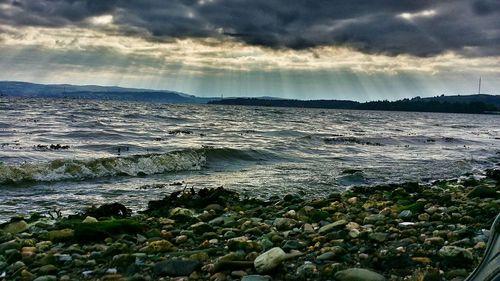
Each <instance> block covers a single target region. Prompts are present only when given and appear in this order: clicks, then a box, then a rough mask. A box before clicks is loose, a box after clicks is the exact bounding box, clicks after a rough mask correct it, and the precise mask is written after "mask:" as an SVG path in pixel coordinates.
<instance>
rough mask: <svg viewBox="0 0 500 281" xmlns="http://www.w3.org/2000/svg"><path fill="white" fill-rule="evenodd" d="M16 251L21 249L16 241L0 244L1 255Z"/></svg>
mask: <svg viewBox="0 0 500 281" xmlns="http://www.w3.org/2000/svg"><path fill="white" fill-rule="evenodd" d="M12 249H16V250H19V249H21V244H20V243H19V242H17V241H16V240H11V241H7V242H4V243H2V244H0V254H3V253H5V251H8V250H12Z"/></svg>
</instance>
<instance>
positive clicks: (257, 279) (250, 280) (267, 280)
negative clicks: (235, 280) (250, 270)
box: [241, 275, 272, 281]
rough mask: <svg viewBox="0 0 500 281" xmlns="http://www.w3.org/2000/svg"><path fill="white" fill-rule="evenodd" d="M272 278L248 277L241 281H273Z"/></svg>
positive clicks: (262, 276) (265, 276) (263, 276)
mask: <svg viewBox="0 0 500 281" xmlns="http://www.w3.org/2000/svg"><path fill="white" fill-rule="evenodd" d="M271 280H272V278H271V277H270V276H267V275H247V276H243V278H241V281H271Z"/></svg>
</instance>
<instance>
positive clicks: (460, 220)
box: [0, 170, 500, 281]
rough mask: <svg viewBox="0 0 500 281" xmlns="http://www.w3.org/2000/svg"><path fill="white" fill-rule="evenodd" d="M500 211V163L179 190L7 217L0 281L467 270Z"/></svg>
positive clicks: (413, 274)
mask: <svg viewBox="0 0 500 281" xmlns="http://www.w3.org/2000/svg"><path fill="white" fill-rule="evenodd" d="M499 212H500V171H499V170H489V171H487V172H486V173H485V177H484V178H481V179H475V178H473V177H468V178H467V177H465V178H462V179H460V180H447V181H438V182H434V183H433V184H430V185H421V184H418V183H406V184H400V185H386V186H376V187H357V188H352V189H350V190H349V191H346V192H342V193H339V192H334V193H332V194H330V195H329V196H327V197H324V198H318V199H314V200H305V199H303V198H301V197H300V196H297V195H293V194H292V195H286V196H284V197H283V198H270V199H269V200H267V201H261V200H256V199H249V198H240V196H238V194H236V193H234V192H231V191H228V190H225V189H223V188H218V189H211V190H207V189H203V190H198V191H195V190H191V189H185V190H182V191H178V192H174V193H172V194H171V195H170V196H167V197H165V198H164V199H162V200H159V201H152V202H150V204H149V208H148V209H147V210H146V211H144V212H142V213H140V214H137V215H131V212H130V210H128V209H127V208H126V207H125V206H123V205H121V204H119V203H114V204H109V205H104V206H101V207H98V208H91V209H88V210H85V211H82V212H81V213H80V214H78V215H74V216H70V217H64V218H62V217H59V216H57V214H51V216H48V215H40V214H34V215H32V216H30V217H18V218H13V219H12V220H11V221H10V222H9V223H6V224H4V225H2V226H1V227H0V229H1V230H0V280H26V281H31V280H35V281H52V280H54V281H55V280H61V281H63V280H108V281H110V280H129V281H133V280H134V281H140V280H213V281H215V280H242V281H261V280H262V281H264V280H341V281H351V280H367V281H370V280H373V281H378V280H425V281H433V280H463V279H464V278H465V277H466V276H467V275H468V274H469V273H470V272H471V271H472V270H473V269H474V268H475V267H476V266H477V265H478V263H479V262H480V260H481V257H482V254H483V252H484V250H485V248H486V242H487V239H488V236H489V234H490V233H489V229H490V226H491V224H492V222H493V220H494V218H495V216H496V215H497V214H498V213H499Z"/></svg>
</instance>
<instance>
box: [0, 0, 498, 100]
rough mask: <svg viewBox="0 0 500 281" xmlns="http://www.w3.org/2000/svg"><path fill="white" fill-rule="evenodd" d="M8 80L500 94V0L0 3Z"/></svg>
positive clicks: (224, 90) (306, 93) (293, 92)
mask: <svg viewBox="0 0 500 281" xmlns="http://www.w3.org/2000/svg"><path fill="white" fill-rule="evenodd" d="M0 69H1V70H2V71H0V80H10V81H28V82H36V83H47V84H57V83H69V84H76V85H86V84H92V85H113V86H114V85H116V86H123V87H136V88H147V89H165V90H174V91H180V92H184V93H188V94H194V95H198V96H205V97H208V96H220V95H224V97H230V96H275V97H286V98H298V99H320V98H322V99H351V100H358V101H366V100H378V99H390V100H393V99H399V98H405V97H414V96H435V95H441V94H445V95H454V94H462V95H463V94H474V93H477V91H478V79H479V77H482V82H483V83H482V93H487V94H497V95H498V94H500V1H498V0H418V1H416V0H293V1H291V0H168V1H166V0H0Z"/></svg>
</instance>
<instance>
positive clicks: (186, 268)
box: [153, 259, 201, 277]
mask: <svg viewBox="0 0 500 281" xmlns="http://www.w3.org/2000/svg"><path fill="white" fill-rule="evenodd" d="M200 265H201V264H200V262H198V261H195V260H180V259H172V260H166V261H162V262H159V263H157V264H155V266H154V267H153V271H154V273H155V274H157V275H160V276H173V277H176V276H188V275H190V274H191V273H192V272H193V271H195V270H196V269H197V268H198V267H200Z"/></svg>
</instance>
